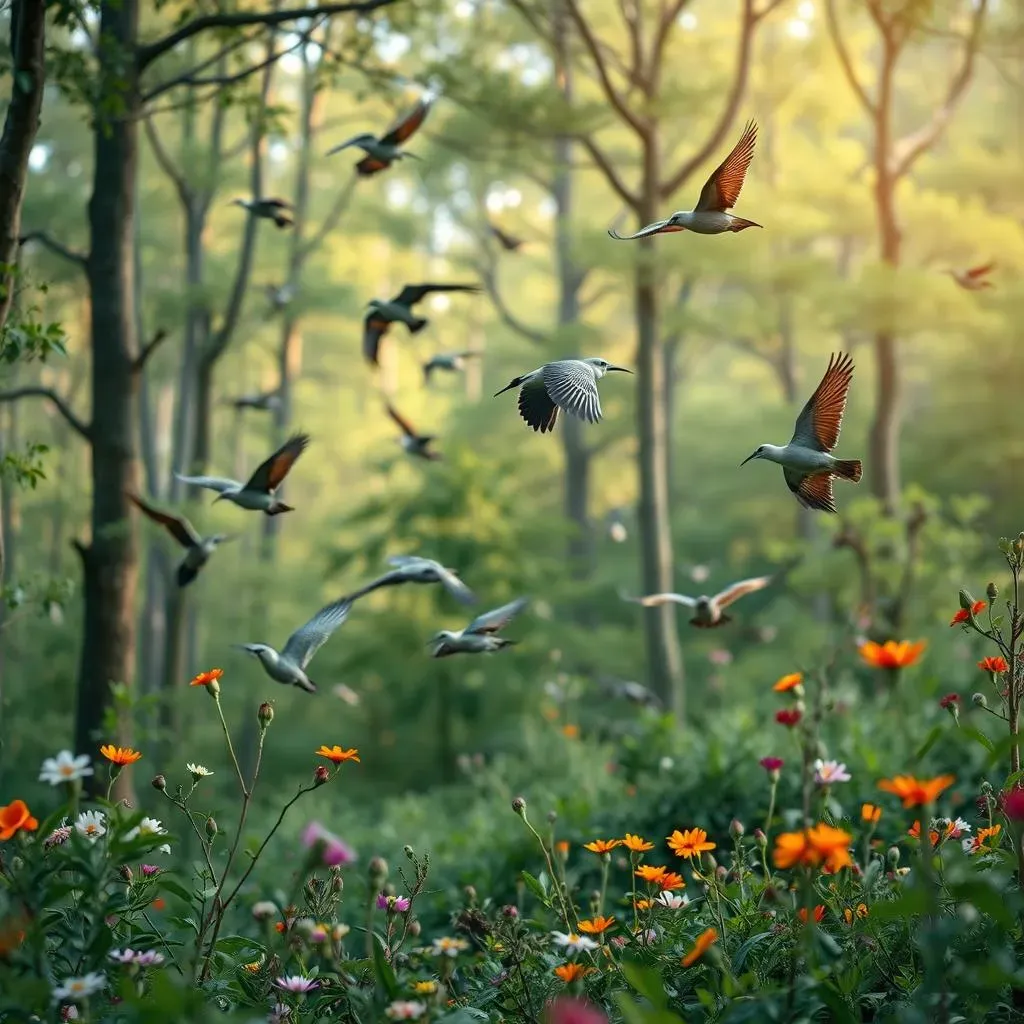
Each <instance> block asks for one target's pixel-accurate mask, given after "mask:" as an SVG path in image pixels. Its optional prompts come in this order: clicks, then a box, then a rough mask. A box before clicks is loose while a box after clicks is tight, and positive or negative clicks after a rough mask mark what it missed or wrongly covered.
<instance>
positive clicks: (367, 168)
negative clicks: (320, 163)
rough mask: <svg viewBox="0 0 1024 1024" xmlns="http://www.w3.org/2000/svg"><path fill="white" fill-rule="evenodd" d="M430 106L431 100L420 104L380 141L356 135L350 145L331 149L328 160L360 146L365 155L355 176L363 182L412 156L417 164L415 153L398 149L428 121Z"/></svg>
mask: <svg viewBox="0 0 1024 1024" xmlns="http://www.w3.org/2000/svg"><path fill="white" fill-rule="evenodd" d="M430 106H431V101H430V100H420V102H419V103H417V104H416V106H415V107H414V108H413V109H412V111H410V113H408V114H406V115H405V117H403V118H402V119H401V120H400V121H398V123H397V124H395V126H394V127H393V128H390V129H388V131H387V132H385V133H384V134H383V135H381V136H380V138H378V137H377V136H376V135H371V134H370V133H369V132H363V133H362V134H361V135H354V136H353V137H352V138H351V139H349V140H348V141H347V142H343V143H341V145H340V146H335V147H334V149H329V150H328V151H327V156H333V155H334V154H335V153H340V152H341V151H342V150H343V149H348V147H349V146H358V147H359V148H360V149H361V150H362V151H363V152H364V153H365V154H366V156H364V157H363V158H362V160H360V161H359V162H358V163H357V164H356V172H357V173H358V174H359V176H360V177H362V178H368V177H370V176H371V175H373V174H379V173H380V172H381V171H385V170H387V169H388V168H389V167H390V166H391V165H392V164H393V163H394V162H395V161H396V160H401V159H402V158H403V157H407V156H411V157H414V158H415V159H417V160H418V159H419V157H417V156H416V154H415V153H407V152H406V151H405V150H404V149H400V148H399V147H400V146H401V145H402V143H403V142H408V141H409V139H410V138H411V137H412V135H413V134H414V133H415V132H416V130H417V129H418V128H419V127H420V125H422V124H423V122H424V121H425V120H426V118H427V113H428V112H429V110H430Z"/></svg>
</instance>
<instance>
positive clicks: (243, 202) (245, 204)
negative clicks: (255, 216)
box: [228, 199, 249, 210]
mask: <svg viewBox="0 0 1024 1024" xmlns="http://www.w3.org/2000/svg"><path fill="white" fill-rule="evenodd" d="M228 206H243V207H245V209H247V210H248V209H249V203H248V201H246V200H245V199H232V200H231V202H230V203H228Z"/></svg>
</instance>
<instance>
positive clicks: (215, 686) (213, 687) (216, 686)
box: [205, 679, 220, 700]
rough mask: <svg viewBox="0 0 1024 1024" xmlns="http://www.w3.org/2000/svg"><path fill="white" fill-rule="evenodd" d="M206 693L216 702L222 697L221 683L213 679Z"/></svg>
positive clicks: (207, 685)
mask: <svg viewBox="0 0 1024 1024" xmlns="http://www.w3.org/2000/svg"><path fill="white" fill-rule="evenodd" d="M205 689H206V692H207V693H208V694H209V695H210V696H211V697H212V698H213V699H214V700H216V699H217V698H218V697H219V696H220V683H219V682H217V680H216V679H211V680H210V681H209V682H208V683H207V684H206V686H205Z"/></svg>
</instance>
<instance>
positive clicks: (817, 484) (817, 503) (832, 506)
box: [782, 468, 839, 512]
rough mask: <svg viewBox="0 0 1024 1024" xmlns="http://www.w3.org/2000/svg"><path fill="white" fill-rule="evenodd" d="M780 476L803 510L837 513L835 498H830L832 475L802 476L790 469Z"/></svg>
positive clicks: (784, 470) (783, 471)
mask: <svg viewBox="0 0 1024 1024" xmlns="http://www.w3.org/2000/svg"><path fill="white" fill-rule="evenodd" d="M782 475H783V476H784V477H785V478H786V484H787V485H788V487H789V489H790V490H791V491H792V492H793V493H794V494H795V495H796V500H797V501H799V502H800V504H801V505H803V506H804V508H813V509H816V510H817V511H818V512H838V511H839V510H838V509H837V508H836V501H835V498H834V497H833V496H832V474H831V473H816V474H813V475H811V476H804V475H802V474H800V473H798V472H796V471H794V470H791V469H785V468H784V469H783V470H782Z"/></svg>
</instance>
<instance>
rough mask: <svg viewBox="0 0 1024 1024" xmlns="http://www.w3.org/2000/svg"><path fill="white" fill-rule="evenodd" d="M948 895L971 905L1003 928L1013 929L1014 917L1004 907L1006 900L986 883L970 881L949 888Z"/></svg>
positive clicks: (1007, 908) (1005, 906)
mask: <svg viewBox="0 0 1024 1024" xmlns="http://www.w3.org/2000/svg"><path fill="white" fill-rule="evenodd" d="M949 891H950V893H951V894H952V895H953V896H954V897H955V898H956V900H957V901H958V902H960V903H973V904H974V906H976V907H977V908H978V910H980V911H981V912H982V913H984V914H987V915H988V916H989V917H991V918H994V919H995V920H996V921H998V922H999V924H1001V925H1002V926H1003V927H1004V928H1006V929H1012V928H1013V927H1014V915H1013V912H1012V911H1011V910H1010V908H1009V907H1008V906H1007V905H1006V898H1005V897H1004V896H1003V894H1002V893H1001V892H999V891H998V890H997V889H995V888H993V887H992V886H991V885H989V884H988V883H987V882H983V881H980V880H979V881H970V882H961V883H960V884H959V885H952V886H950V887H949Z"/></svg>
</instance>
